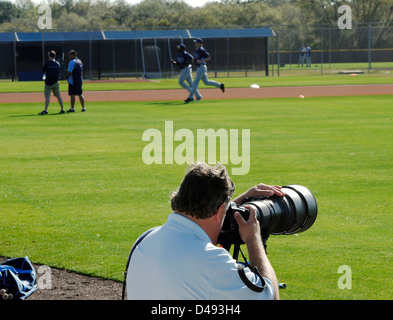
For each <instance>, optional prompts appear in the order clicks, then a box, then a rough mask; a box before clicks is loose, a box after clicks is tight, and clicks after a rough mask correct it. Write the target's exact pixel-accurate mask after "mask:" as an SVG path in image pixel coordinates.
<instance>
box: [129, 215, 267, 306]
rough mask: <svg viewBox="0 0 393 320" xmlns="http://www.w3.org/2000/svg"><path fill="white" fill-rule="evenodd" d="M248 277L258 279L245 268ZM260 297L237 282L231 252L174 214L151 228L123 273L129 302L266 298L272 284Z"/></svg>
mask: <svg viewBox="0 0 393 320" xmlns="http://www.w3.org/2000/svg"><path fill="white" fill-rule="evenodd" d="M245 271H246V275H247V277H248V279H249V280H250V281H251V282H253V283H254V284H256V285H258V286H261V280H260V279H259V277H257V276H255V274H254V273H252V272H251V271H250V270H249V269H248V268H245ZM264 279H265V282H266V287H265V289H264V290H263V292H261V293H258V292H255V291H253V290H251V289H249V288H248V287H247V286H246V285H245V284H244V283H243V281H242V280H241V278H240V276H239V274H238V271H237V264H236V261H235V260H234V259H233V258H232V256H231V255H230V253H229V252H228V251H227V250H225V249H223V248H220V247H216V246H214V245H213V244H212V242H211V240H210V238H209V236H208V235H207V234H206V233H205V231H204V230H203V229H202V228H201V227H200V226H199V225H197V224H196V223H195V222H193V221H192V220H190V219H188V218H186V217H184V216H182V215H180V214H177V213H172V214H170V215H169V217H168V221H167V223H165V224H164V225H162V226H161V227H158V228H156V229H155V230H153V231H152V232H151V233H150V234H149V235H148V236H147V237H146V238H144V239H143V240H142V242H141V243H140V244H139V245H138V246H137V247H136V248H135V250H134V252H133V254H132V258H131V261H130V265H129V268H128V275H127V298H128V299H130V300H135V299H136V300H138V299H142V300H191V299H198V300H226V299H234V300H241V299H246V300H268V299H273V297H274V289H273V285H272V283H271V282H270V280H268V279H266V278H264Z"/></svg>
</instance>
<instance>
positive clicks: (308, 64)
mask: <svg viewBox="0 0 393 320" xmlns="http://www.w3.org/2000/svg"><path fill="white" fill-rule="evenodd" d="M306 67H311V47H310V45H309V44H307V45H306Z"/></svg>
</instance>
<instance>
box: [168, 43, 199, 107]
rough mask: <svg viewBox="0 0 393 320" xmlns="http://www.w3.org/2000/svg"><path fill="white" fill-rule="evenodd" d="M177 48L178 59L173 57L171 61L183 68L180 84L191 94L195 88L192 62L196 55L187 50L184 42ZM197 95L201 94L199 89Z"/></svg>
mask: <svg viewBox="0 0 393 320" xmlns="http://www.w3.org/2000/svg"><path fill="white" fill-rule="evenodd" d="M177 50H178V55H177V57H176V60H175V59H172V60H171V63H173V64H174V65H176V66H178V67H179V68H180V69H181V71H180V76H179V84H180V85H181V86H182V87H183V88H184V89H186V90H187V91H188V92H189V93H190V94H191V92H192V90H193V89H192V86H193V82H192V68H191V64H192V62H193V61H194V57H193V56H192V55H191V54H190V53H188V52H187V51H186V46H185V45H184V44H179V45H178V46H177ZM186 82H187V83H188V84H187V83H186ZM196 96H197V97H198V96H200V94H199V92H198V90H197V91H196ZM184 101H185V102H188V101H187V100H184Z"/></svg>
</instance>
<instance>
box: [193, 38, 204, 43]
mask: <svg viewBox="0 0 393 320" xmlns="http://www.w3.org/2000/svg"><path fill="white" fill-rule="evenodd" d="M194 42H198V43H203V41H202V39H201V38H195V39H194Z"/></svg>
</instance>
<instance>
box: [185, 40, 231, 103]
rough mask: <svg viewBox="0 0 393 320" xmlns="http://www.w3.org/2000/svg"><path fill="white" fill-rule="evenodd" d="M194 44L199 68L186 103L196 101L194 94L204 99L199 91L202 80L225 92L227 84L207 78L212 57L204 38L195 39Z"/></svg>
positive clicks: (195, 57)
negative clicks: (204, 44) (207, 65)
mask: <svg viewBox="0 0 393 320" xmlns="http://www.w3.org/2000/svg"><path fill="white" fill-rule="evenodd" d="M194 45H195V54H194V59H195V63H196V67H197V70H196V75H195V80H194V84H193V87H192V92H191V93H190V95H189V97H188V98H187V100H185V101H184V102H185V103H188V102H190V101H194V98H193V95H194V94H195V95H196V101H199V100H201V99H202V96H201V95H200V94H199V92H198V86H199V81H201V80H202V81H203V83H204V84H205V85H207V86H214V87H216V88H220V89H221V91H222V92H225V85H224V84H223V83H218V82H216V81H212V80H209V79H208V78H207V67H206V62H208V61H209V60H210V59H211V57H210V54H209V52H207V51H206V50H205V48H204V47H203V41H202V39H199V38H196V39H194Z"/></svg>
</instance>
